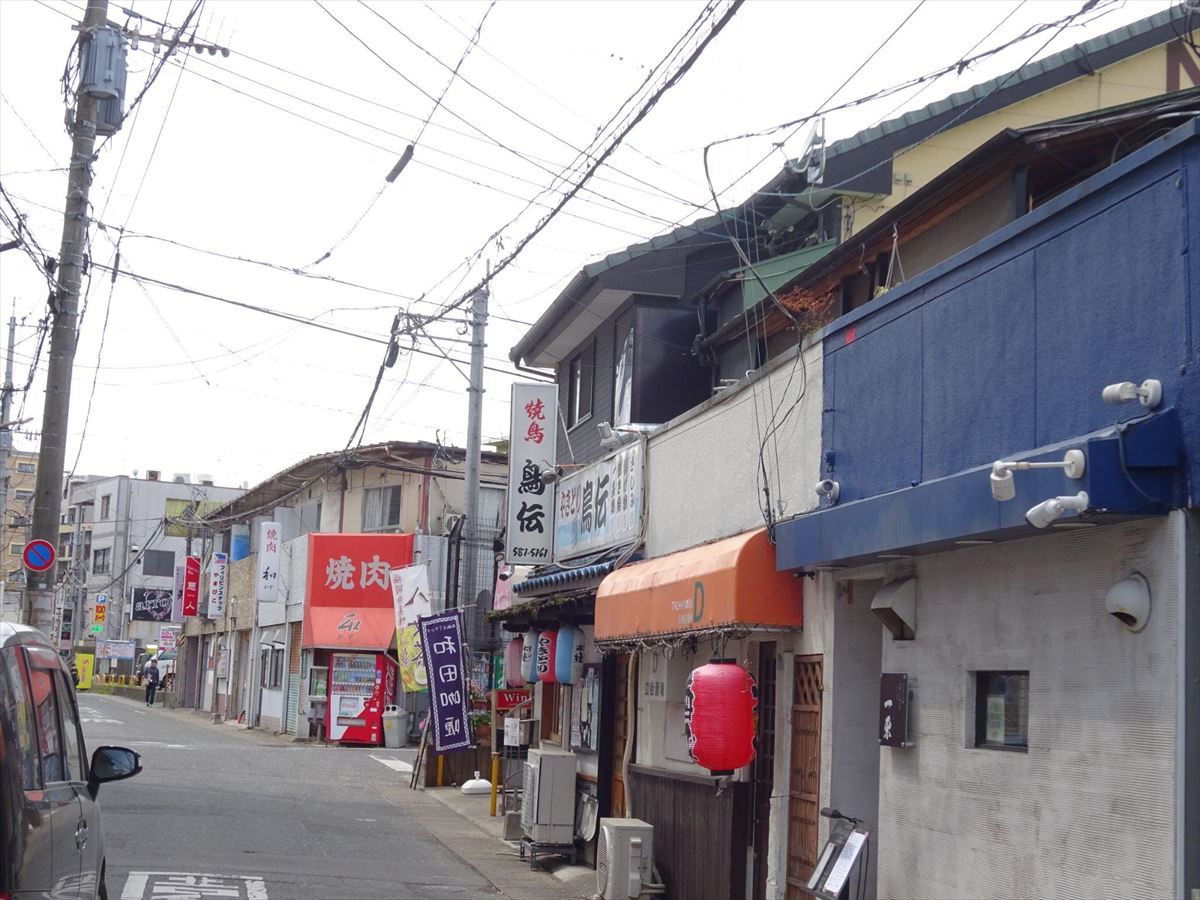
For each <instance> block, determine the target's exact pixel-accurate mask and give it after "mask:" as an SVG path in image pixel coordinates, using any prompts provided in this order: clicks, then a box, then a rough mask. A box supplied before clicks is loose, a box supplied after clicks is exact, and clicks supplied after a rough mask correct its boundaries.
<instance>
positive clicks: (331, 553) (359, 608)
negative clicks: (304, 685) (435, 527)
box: [301, 534, 413, 650]
mask: <svg viewBox="0 0 1200 900" xmlns="http://www.w3.org/2000/svg"><path fill="white" fill-rule="evenodd" d="M412 557H413V536H412V535H411V534H309V536H308V572H307V579H308V584H307V589H306V592H305V609H304V631H303V637H302V640H301V646H303V647H332V648H346V649H347V650H384V649H387V647H388V646H389V645H390V644H391V642H392V640H393V639H394V637H395V634H396V618H395V616H396V613H395V607H394V604H393V599H392V581H391V571H392V569H402V568H404V567H405V566H408V565H411V564H412Z"/></svg>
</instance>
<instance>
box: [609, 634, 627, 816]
mask: <svg viewBox="0 0 1200 900" xmlns="http://www.w3.org/2000/svg"><path fill="white" fill-rule="evenodd" d="M628 684H629V654H628V653H621V654H619V655H618V656H617V657H616V658H615V660H614V667H613V730H612V734H613V742H612V797H611V802H610V806H611V808H612V815H613V816H615V817H617V818H621V817H622V816H624V815H625V773H624V772H623V771H622V769H621V764H622V763H623V762H624V759H625V740H626V737H627V736H628V734H629V716H628V715H627V713H628V710H626V709H625V692H626V687H627V685H628Z"/></svg>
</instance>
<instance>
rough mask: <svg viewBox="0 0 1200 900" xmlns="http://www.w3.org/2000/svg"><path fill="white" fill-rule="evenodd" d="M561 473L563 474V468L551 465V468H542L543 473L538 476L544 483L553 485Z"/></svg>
mask: <svg viewBox="0 0 1200 900" xmlns="http://www.w3.org/2000/svg"><path fill="white" fill-rule="evenodd" d="M560 475H562V469H560V468H558V467H557V466H551V467H550V468H549V469H542V474H541V475H539V476H538V479H539V480H540V481H541V482H542V484H545V485H551V484H554V482H556V481H558V478H559V476H560Z"/></svg>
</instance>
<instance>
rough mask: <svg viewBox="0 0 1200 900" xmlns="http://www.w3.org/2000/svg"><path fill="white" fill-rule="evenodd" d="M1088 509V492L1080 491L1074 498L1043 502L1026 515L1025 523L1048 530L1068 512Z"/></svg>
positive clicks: (1059, 498) (1057, 498)
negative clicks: (1047, 528)
mask: <svg viewBox="0 0 1200 900" xmlns="http://www.w3.org/2000/svg"><path fill="white" fill-rule="evenodd" d="M1087 508H1088V495H1087V491H1080V492H1079V493H1078V494H1076V495H1075V496H1074V497H1052V498H1051V499H1049V500H1043V501H1042V502H1041V503H1039V504H1038V505H1037V506H1035V507H1033V509H1031V510H1029V512H1027V513H1025V521H1027V522H1028V523H1029V524H1030V525H1032V526H1033V527H1034V528H1046V527H1047V526H1049V525H1050V524H1051V523H1052V522H1056V521H1057V520H1059V519H1061V518H1062V517H1063V516H1064V515H1065V514H1066V513H1068V512H1076V513H1082V512H1087Z"/></svg>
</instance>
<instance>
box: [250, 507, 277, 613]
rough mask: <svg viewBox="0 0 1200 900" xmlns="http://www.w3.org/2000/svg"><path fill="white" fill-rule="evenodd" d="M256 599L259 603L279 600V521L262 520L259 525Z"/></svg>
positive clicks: (255, 585) (255, 582) (255, 580)
mask: <svg viewBox="0 0 1200 900" xmlns="http://www.w3.org/2000/svg"><path fill="white" fill-rule="evenodd" d="M254 599H255V600H256V601H257V602H259V603H277V602H278V601H279V523H278V522H262V523H261V524H260V525H259V526H258V565H257V572H256V576H255V579H254Z"/></svg>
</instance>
